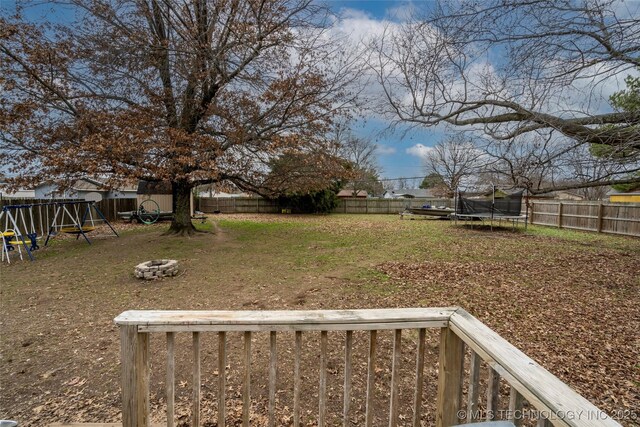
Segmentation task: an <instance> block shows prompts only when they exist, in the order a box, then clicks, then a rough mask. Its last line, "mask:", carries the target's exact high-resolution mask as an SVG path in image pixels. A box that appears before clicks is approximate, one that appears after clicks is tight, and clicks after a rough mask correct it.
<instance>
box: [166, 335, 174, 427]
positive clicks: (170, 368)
mask: <svg viewBox="0 0 640 427" xmlns="http://www.w3.org/2000/svg"><path fill="white" fill-rule="evenodd" d="M175 335H176V334H175V333H174V332H167V380H166V381H167V427H173V426H174V423H175V401H176V397H175V382H176V378H175V367H176V361H175Z"/></svg>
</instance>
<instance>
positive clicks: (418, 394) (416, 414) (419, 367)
mask: <svg viewBox="0 0 640 427" xmlns="http://www.w3.org/2000/svg"><path fill="white" fill-rule="evenodd" d="M426 334H427V330H426V329H425V328H421V329H419V330H418V348H417V350H416V388H415V390H414V395H413V423H412V425H413V427H420V415H421V409H422V383H423V382H424V347H425V345H424V342H425V337H426Z"/></svg>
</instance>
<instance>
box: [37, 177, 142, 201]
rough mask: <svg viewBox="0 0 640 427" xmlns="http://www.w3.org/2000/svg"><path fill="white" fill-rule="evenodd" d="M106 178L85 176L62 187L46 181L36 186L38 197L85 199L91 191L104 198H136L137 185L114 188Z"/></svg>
mask: <svg viewBox="0 0 640 427" xmlns="http://www.w3.org/2000/svg"><path fill="white" fill-rule="evenodd" d="M105 181H106V180H102V179H98V178H89V177H84V178H80V179H77V180H76V181H75V182H74V183H73V184H72V185H71V187H69V188H67V189H60V188H59V186H58V185H57V184H56V183H54V182H51V181H50V182H44V183H42V184H39V185H37V186H36V188H35V190H34V193H35V194H34V196H35V198H36V199H80V200H84V199H85V198H86V197H87V196H88V195H89V193H98V194H100V195H101V196H102V198H103V199H135V198H136V197H137V195H136V191H137V189H138V187H137V186H134V185H124V186H122V187H120V188H118V189H112V188H109V187H107V186H106V185H105Z"/></svg>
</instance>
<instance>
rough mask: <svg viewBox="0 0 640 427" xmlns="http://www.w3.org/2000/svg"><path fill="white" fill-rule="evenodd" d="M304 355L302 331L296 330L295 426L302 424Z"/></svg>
mask: <svg viewBox="0 0 640 427" xmlns="http://www.w3.org/2000/svg"><path fill="white" fill-rule="evenodd" d="M301 357H302V332H300V331H297V332H296V344H295V351H294V362H293V427H299V426H300V389H301V388H302V383H301V378H300V358H301Z"/></svg>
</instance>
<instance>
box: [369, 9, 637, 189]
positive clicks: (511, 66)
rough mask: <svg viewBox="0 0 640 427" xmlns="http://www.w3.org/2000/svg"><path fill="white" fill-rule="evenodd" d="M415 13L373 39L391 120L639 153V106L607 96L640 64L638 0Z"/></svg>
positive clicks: (376, 66)
mask: <svg viewBox="0 0 640 427" xmlns="http://www.w3.org/2000/svg"><path fill="white" fill-rule="evenodd" d="M420 13H423V15H418V14H416V16H415V17H414V19H413V20H410V21H409V22H406V23H405V24H403V25H401V26H400V27H399V28H397V27H389V28H388V31H387V32H386V33H385V34H384V35H383V36H382V37H381V38H380V39H378V40H377V41H376V42H375V43H374V44H373V45H372V47H373V49H374V50H375V53H376V54H375V55H373V57H374V58H375V59H374V60H372V61H371V63H370V64H371V67H372V69H373V70H375V72H376V74H377V76H378V80H379V82H380V83H381V85H382V88H383V90H384V102H383V103H382V104H381V108H382V112H383V113H385V114H387V115H388V116H389V117H391V118H393V119H394V120H395V121H398V122H404V123H409V124H412V125H416V126H437V125H441V124H447V125H454V126H459V127H462V128H464V129H475V130H478V131H482V132H484V133H485V134H486V135H487V136H488V137H490V138H492V139H493V140H496V141H517V140H516V139H514V138H516V137H519V136H522V135H534V136H533V137H532V138H530V139H538V138H549V139H550V140H551V141H557V140H560V139H561V138H559V136H564V137H565V138H567V139H569V140H571V141H573V142H572V143H573V144H574V146H575V147H578V146H580V145H589V144H603V145H607V146H610V147H612V148H613V149H614V150H615V151H618V152H623V151H624V152H626V153H632V154H633V155H634V156H638V155H640V131H639V129H640V111H637V110H631V111H620V110H612V109H611V108H610V106H609V103H608V95H610V93H611V89H610V88H609V87H608V86H610V85H611V84H616V82H618V81H619V80H620V81H621V80H622V77H624V76H626V75H627V74H629V73H637V70H638V67H639V66H640V3H638V2H623V1H617V0H580V1H574V0H533V1H527V2H523V1H520V0H488V1H482V2H477V1H465V0H462V1H458V2H442V3H438V5H436V6H434V7H432V8H430V10H429V11H427V12H424V11H420ZM617 89H622V87H618V88H617ZM614 90H615V89H614ZM607 108H608V110H609V111H607ZM563 144H564V142H563ZM569 144H571V143H569ZM619 177H620V176H619V175H618V178H619ZM614 178H615V177H614Z"/></svg>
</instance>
